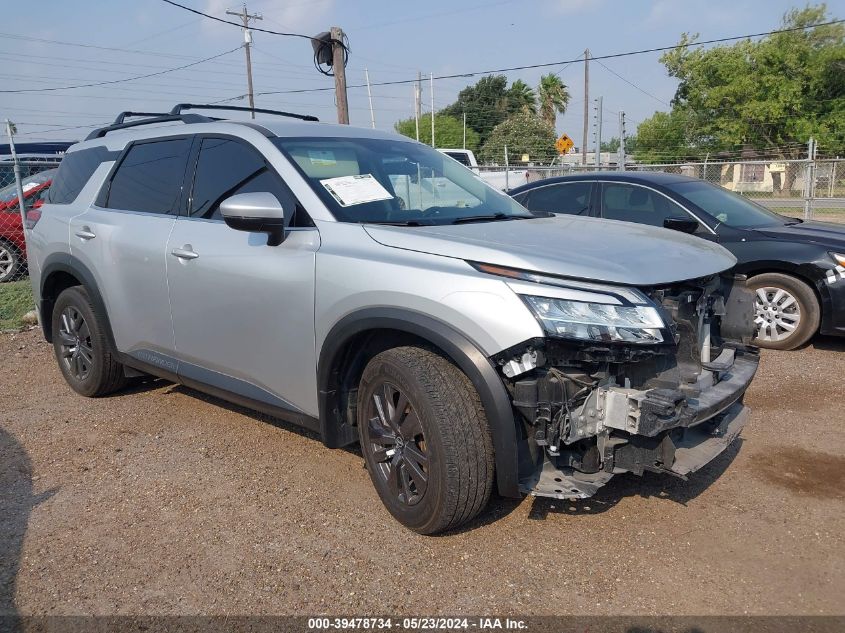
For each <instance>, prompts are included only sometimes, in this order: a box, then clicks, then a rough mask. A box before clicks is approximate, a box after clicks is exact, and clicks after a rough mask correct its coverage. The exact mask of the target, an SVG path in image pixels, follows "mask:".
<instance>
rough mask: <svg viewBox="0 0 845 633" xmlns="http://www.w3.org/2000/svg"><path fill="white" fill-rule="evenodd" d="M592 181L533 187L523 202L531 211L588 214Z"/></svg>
mask: <svg viewBox="0 0 845 633" xmlns="http://www.w3.org/2000/svg"><path fill="white" fill-rule="evenodd" d="M592 188H593V185H592V183H590V182H567V183H561V184H558V185H547V186H545V187H538V188H537V189H532V190H531V191H530V192H529V193H528V200H527V201H526V202H525V203H523V204H524V205H525V207H526V208H527V209H529V210H530V211H550V212H552V213H568V214H570V215H588V214H589V209H590V191H591V190H592Z"/></svg>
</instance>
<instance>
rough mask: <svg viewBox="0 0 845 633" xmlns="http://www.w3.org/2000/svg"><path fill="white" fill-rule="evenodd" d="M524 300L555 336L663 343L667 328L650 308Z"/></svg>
mask: <svg viewBox="0 0 845 633" xmlns="http://www.w3.org/2000/svg"><path fill="white" fill-rule="evenodd" d="M522 298H523V299H524V300H525V302H526V303H527V304H528V306H529V307H530V308H531V310H532V311H533V312H534V314H535V315H536V316H537V318H538V319H539V320H540V322H541V323H542V324H543V327H544V328H545V330H546V332H548V333H549V334H551V335H553V336H562V337H565V338H574V339H581V340H586V341H600V342H620V343H622V342H624V343H645V344H649V343H662V342H663V340H664V339H663V333H662V332H661V330H662V329H663V328H665V327H666V324H665V323H664V322H663V318H662V317H661V316H660V313H659V312H658V311H657V308H655V307H654V306H650V305H608V304H604V303H585V302H582V301H571V300H568V299H551V298H548V297H537V296H526V295H523V296H522Z"/></svg>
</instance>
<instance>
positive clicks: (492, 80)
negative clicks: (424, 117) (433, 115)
mask: <svg viewBox="0 0 845 633" xmlns="http://www.w3.org/2000/svg"><path fill="white" fill-rule="evenodd" d="M440 113H441V114H445V115H448V116H452V117H454V118H455V119H457V120H462V117H463V115H464V113H466V115H467V125H468V126H469V127H471V128H472V129H473V130H475V131H476V132H478V134H479V136H480V137H481V143H482V144H483V143H484V141H485V140H486V139H487V137H488V136H489V134H490V132H491V131H492V130H493V128H494V127H496V126H497V125H498V124H499V123H501V122H502V121H504V120H505V119H506V118H507V117H508V78H507V77H505V76H504V75H488V76H486V77H482V78H481V79H479V80H478V81H477V82H476V83H475V84H473V85H472V86H467V87H466V88H464V89H463V90H461V91H460V92H459V93H458V99H457V100H456V101H455V103H453V104H451V105H449V106H447V107H445V108H443V110H441V111H440ZM435 122H436V119H435Z"/></svg>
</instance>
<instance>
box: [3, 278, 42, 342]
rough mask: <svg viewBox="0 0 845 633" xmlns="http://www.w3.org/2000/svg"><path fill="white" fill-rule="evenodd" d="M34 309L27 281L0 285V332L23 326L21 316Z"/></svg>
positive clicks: (30, 289) (22, 280) (30, 287)
mask: <svg viewBox="0 0 845 633" xmlns="http://www.w3.org/2000/svg"><path fill="white" fill-rule="evenodd" d="M34 308H35V301H34V300H33V298H32V286H31V285H30V283H29V279H21V280H20V281H12V282H9V283H5V284H0V331H3V330H13V329H17V328H19V327H20V326H21V325H23V323H22V321H21V319H23V315H24V314H26V313H27V312H29V311H30V310H32V309H34Z"/></svg>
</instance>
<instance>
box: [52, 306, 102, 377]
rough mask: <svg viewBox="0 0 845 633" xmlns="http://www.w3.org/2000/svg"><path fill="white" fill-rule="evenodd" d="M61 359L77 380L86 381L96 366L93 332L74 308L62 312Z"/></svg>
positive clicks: (60, 331)
mask: <svg viewBox="0 0 845 633" xmlns="http://www.w3.org/2000/svg"><path fill="white" fill-rule="evenodd" d="M59 341H60V343H61V358H62V362H63V363H64V365H65V368H66V369H67V371H68V372H70V373H71V375H73V377H74V378H76V379H77V380H80V381H82V380H85V379H86V378H87V377H88V375H89V374H90V373H91V368H92V366H93V365H94V348H93V346H92V344H91V331H90V329H89V328H88V324H87V323H86V322H85V319H84V318H83V317H82V314H81V313H80V312H79V310H77V309H76V308H74V307H73V306H68V307H66V308H65V309H64V310H62V314H61V322H60V324H59Z"/></svg>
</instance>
